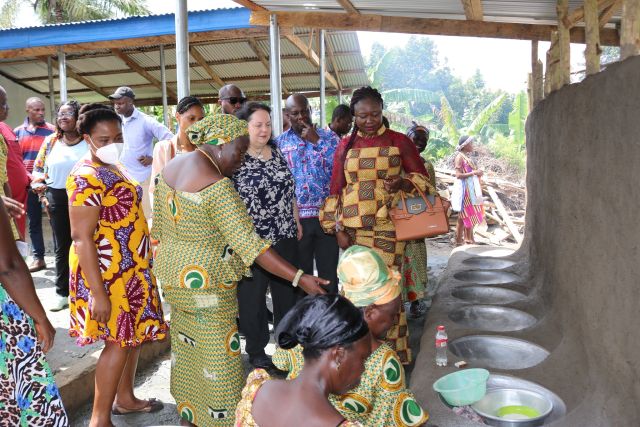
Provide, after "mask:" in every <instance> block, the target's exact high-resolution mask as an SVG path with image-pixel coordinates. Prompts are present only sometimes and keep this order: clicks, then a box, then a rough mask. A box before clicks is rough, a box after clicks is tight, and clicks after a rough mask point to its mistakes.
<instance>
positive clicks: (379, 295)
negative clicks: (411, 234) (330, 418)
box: [273, 245, 429, 427]
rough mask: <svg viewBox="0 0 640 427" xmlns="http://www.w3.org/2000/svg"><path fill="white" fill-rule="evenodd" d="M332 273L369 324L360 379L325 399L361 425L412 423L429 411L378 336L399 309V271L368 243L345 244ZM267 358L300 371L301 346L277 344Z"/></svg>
mask: <svg viewBox="0 0 640 427" xmlns="http://www.w3.org/2000/svg"><path fill="white" fill-rule="evenodd" d="M338 279H339V280H340V285H341V286H342V289H343V290H344V295H345V297H346V298H347V299H348V300H349V301H351V302H352V303H353V304H354V305H355V306H356V307H359V308H360V310H361V311H362V313H363V314H364V319H365V321H366V322H367V325H368V326H369V338H370V341H371V355H370V356H369V357H368V358H367V361H366V362H365V365H364V372H363V374H362V377H361V380H360V384H359V385H358V386H357V387H355V388H353V389H352V390H349V391H348V392H346V393H344V394H341V395H330V396H329V401H330V402H331V404H332V405H333V406H334V407H335V408H336V409H337V410H338V412H340V414H342V416H343V417H345V418H346V419H348V420H352V421H357V422H359V423H361V424H362V425H363V426H365V427H379V426H385V427H394V426H395V427H416V426H421V425H423V424H425V423H426V422H427V420H428V419H429V415H428V414H427V412H426V411H425V410H423V409H422V407H421V406H420V405H419V404H418V402H416V400H415V397H414V395H413V393H412V392H411V390H409V389H408V388H407V384H406V382H405V374H404V368H403V367H402V364H401V363H400V358H399V356H398V354H397V353H396V352H395V351H394V350H393V349H392V348H391V346H390V345H389V344H387V343H386V342H385V341H384V339H385V336H386V335H387V332H388V331H389V329H391V327H392V326H393V325H394V323H396V322H397V317H398V311H399V309H400V304H401V299H400V285H399V282H400V274H399V273H398V272H397V271H395V270H393V269H390V268H389V267H387V266H386V264H385V263H384V261H383V260H382V258H381V257H380V255H378V253H377V252H376V251H374V250H373V249H371V248H368V247H364V246H357V245H354V246H350V247H349V248H348V249H347V250H346V251H344V253H343V254H342V256H341V257H340V262H339V264H338ZM273 363H275V365H276V366H277V367H278V368H280V369H282V370H284V371H287V372H289V375H288V377H287V378H288V379H293V378H296V377H297V376H298V375H299V374H300V372H301V371H302V367H303V365H304V357H303V354H302V347H301V346H296V347H294V348H291V349H289V350H284V349H280V348H279V349H277V350H276V353H275V354H274V355H273Z"/></svg>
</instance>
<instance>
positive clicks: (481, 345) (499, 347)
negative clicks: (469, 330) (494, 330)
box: [449, 335, 549, 370]
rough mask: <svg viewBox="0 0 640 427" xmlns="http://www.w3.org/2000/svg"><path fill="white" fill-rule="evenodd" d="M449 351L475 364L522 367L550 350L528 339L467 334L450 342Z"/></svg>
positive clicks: (539, 361)
mask: <svg viewBox="0 0 640 427" xmlns="http://www.w3.org/2000/svg"><path fill="white" fill-rule="evenodd" d="M449 351H451V352H452V353H453V354H455V355H456V356H458V357H460V358H462V359H464V360H466V361H467V362H468V363H470V364H471V365H472V366H474V367H482V368H495V369H505V370H506V369H525V368H530V367H532V366H536V365H537V364H539V363H541V362H542V361H543V360H544V359H546V358H547V356H549V352H548V351H547V350H546V349H544V348H543V347H540V346H539V345H537V344H534V343H532V342H529V341H525V340H521V339H517V338H510V337H502V336H492V335H469V336H466V337H461V338H458V339H455V340H453V341H451V343H450V344H449Z"/></svg>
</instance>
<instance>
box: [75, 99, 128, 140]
mask: <svg viewBox="0 0 640 427" xmlns="http://www.w3.org/2000/svg"><path fill="white" fill-rule="evenodd" d="M99 122H118V123H119V124H121V125H122V119H121V118H120V116H119V115H118V114H116V112H115V111H114V110H113V108H111V107H109V106H107V105H104V104H98V103H93V104H85V105H83V106H82V108H80V111H79V115H78V121H77V122H76V128H77V129H78V132H80V134H81V135H85V134H86V135H88V134H90V133H91V131H92V130H93V128H94V127H95V126H96V124H98V123H99Z"/></svg>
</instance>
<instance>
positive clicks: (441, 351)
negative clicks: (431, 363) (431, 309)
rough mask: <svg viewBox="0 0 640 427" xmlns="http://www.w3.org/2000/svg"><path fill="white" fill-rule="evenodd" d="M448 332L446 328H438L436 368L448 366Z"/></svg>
mask: <svg viewBox="0 0 640 427" xmlns="http://www.w3.org/2000/svg"><path fill="white" fill-rule="evenodd" d="M447 341H448V338H447V332H446V331H445V330H444V326H442V325H440V326H438V332H436V366H447Z"/></svg>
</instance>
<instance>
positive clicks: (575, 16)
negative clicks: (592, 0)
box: [562, 0, 619, 28]
mask: <svg viewBox="0 0 640 427" xmlns="http://www.w3.org/2000/svg"><path fill="white" fill-rule="evenodd" d="M618 1H619V0H597V9H598V10H604V9H607V8H609V7H610V6H611V5H613V4H614V3H617V2H618ZM583 20H584V5H583V6H579V7H577V8H575V10H574V11H573V12H571V13H570V14H569V15H567V16H566V18H565V19H563V21H562V22H563V24H564V26H565V27H567V28H571V27H574V26H575V25H576V24H578V23H580V22H582V21H583ZM607 22H608V20H607ZM605 24H606V22H605Z"/></svg>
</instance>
